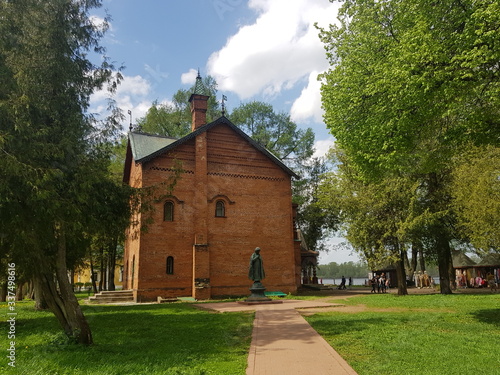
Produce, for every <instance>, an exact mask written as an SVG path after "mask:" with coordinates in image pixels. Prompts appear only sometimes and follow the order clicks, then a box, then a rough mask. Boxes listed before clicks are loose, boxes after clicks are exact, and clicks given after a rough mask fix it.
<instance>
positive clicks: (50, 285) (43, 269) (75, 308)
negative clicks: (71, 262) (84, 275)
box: [36, 228, 93, 345]
mask: <svg viewBox="0 0 500 375" xmlns="http://www.w3.org/2000/svg"><path fill="white" fill-rule="evenodd" d="M57 243H58V245H57V253H56V259H55V266H56V269H55V271H56V272H55V278H54V275H53V272H51V267H50V266H49V265H48V263H47V261H42V263H43V264H40V267H39V268H38V274H37V278H36V281H37V282H38V283H39V287H40V290H41V292H42V294H43V297H44V299H45V301H46V302H47V304H48V306H49V308H50V310H51V311H52V312H53V313H54V315H55V316H56V318H57V320H58V321H59V324H60V325H61V327H62V328H63V330H64V332H65V333H66V335H67V336H68V338H70V339H72V340H75V341H76V342H77V343H79V344H84V345H91V344H92V343H93V340H92V333H91V331H90V327H89V325H88V323H87V320H86V319H85V316H84V315H83V312H82V310H81V308H80V305H79V304H78V300H77V299H76V297H75V294H74V293H73V289H72V288H71V283H70V281H69V278H68V269H67V267H66V238H65V235H64V229H63V228H59V233H58V239H57ZM56 281H57V285H58V286H59V290H57V287H56Z"/></svg>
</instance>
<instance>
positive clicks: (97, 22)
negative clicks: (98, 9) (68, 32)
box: [89, 15, 113, 31]
mask: <svg viewBox="0 0 500 375" xmlns="http://www.w3.org/2000/svg"><path fill="white" fill-rule="evenodd" d="M89 20H90V22H91V23H92V25H93V26H94V27H95V28H96V29H97V30H99V31H105V30H108V31H113V28H112V26H111V23H110V22H109V21H107V20H105V19H104V18H102V17H99V16H95V15H94V16H90V17H89Z"/></svg>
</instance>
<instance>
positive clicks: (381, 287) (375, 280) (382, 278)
mask: <svg viewBox="0 0 500 375" xmlns="http://www.w3.org/2000/svg"><path fill="white" fill-rule="evenodd" d="M370 285H371V287H372V290H371V292H370V293H387V289H389V287H390V280H389V278H388V277H387V276H386V275H385V273H384V272H382V274H381V275H377V274H373V277H372V278H371V280H370Z"/></svg>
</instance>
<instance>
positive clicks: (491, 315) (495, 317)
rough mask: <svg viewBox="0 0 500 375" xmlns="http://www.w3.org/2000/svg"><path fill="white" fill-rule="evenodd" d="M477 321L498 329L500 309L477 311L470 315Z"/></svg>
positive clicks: (499, 325)
mask: <svg viewBox="0 0 500 375" xmlns="http://www.w3.org/2000/svg"><path fill="white" fill-rule="evenodd" d="M472 316H473V317H475V318H476V319H477V320H478V321H480V322H482V323H488V324H493V325H495V326H497V327H500V309H488V310H486V309H485V310H478V311H476V312H474V313H472Z"/></svg>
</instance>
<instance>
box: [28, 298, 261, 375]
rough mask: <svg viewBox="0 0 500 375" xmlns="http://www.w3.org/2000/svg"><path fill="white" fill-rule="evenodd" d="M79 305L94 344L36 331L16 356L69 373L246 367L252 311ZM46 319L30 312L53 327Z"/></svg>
mask: <svg viewBox="0 0 500 375" xmlns="http://www.w3.org/2000/svg"><path fill="white" fill-rule="evenodd" d="M83 310H84V314H85V316H86V318H87V320H88V322H89V324H90V326H91V329H92V334H93V337H94V345H93V346H90V347H83V346H79V345H69V344H65V345H63V344H61V345H56V344H54V342H47V341H46V342H43V339H42V337H40V336H39V337H38V343H37V344H35V345H32V346H31V345H30V348H29V349H28V348H27V349H26V350H22V353H19V354H20V358H19V359H20V361H19V362H20V363H25V364H26V366H33V368H34V366H35V363H37V366H39V368H43V369H45V370H46V371H47V370H49V369H50V371H53V372H51V373H58V370H60V369H73V370H71V371H73V372H72V373H74V374H90V373H94V374H115V373H116V374H129V373H135V374H142V373H150V374H169V373H176V374H177V373H179V374H180V373H189V374H191V373H192V374H198V373H200V374H201V373H204V371H205V370H200V368H201V369H203V368H204V366H205V365H206V366H208V368H212V369H213V368H214V367H215V368H217V367H220V368H221V370H222V371H221V372H220V373H221V374H226V373H227V374H232V373H238V371H237V369H238V368H241V367H243V369H244V367H245V364H246V356H247V351H248V347H249V345H250V337H251V329H252V320H253V315H250V314H242V313H231V314H212V313H207V312H205V311H201V310H198V309H195V308H193V307H192V306H190V305H188V304H175V305H133V306H84V308H83ZM50 320H51V317H50V316H44V317H39V318H37V317H33V318H32V319H30V320H29V321H28V324H29V325H30V326H31V329H34V330H36V331H37V333H42V335H45V333H46V332H50V331H51V328H52V327H53V323H54V322H53V321H50ZM52 320H54V318H52ZM56 326H57V322H56ZM46 327H49V328H46ZM54 332H56V334H57V332H59V331H58V330H57V328H56V330H55V331H54V330H52V335H54ZM59 334H60V332H59ZM26 339H27V340H30V337H29V335H27V336H26ZM49 341H50V340H49ZM21 357H23V358H21ZM28 362H30V363H31V364H28ZM235 362H236V364H235ZM218 363H220V364H221V365H220V366H219V365H218ZM193 364H196V366H198V367H199V369H198V370H196V369H193ZM222 364H224V366H228V369H227V370H224V369H223V367H224V366H223V365H222ZM187 369H191V370H187ZM29 370H31V368H29ZM31 371H32V372H31V373H35V372H34V371H33V370H31ZM66 371H67V370H66Z"/></svg>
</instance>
